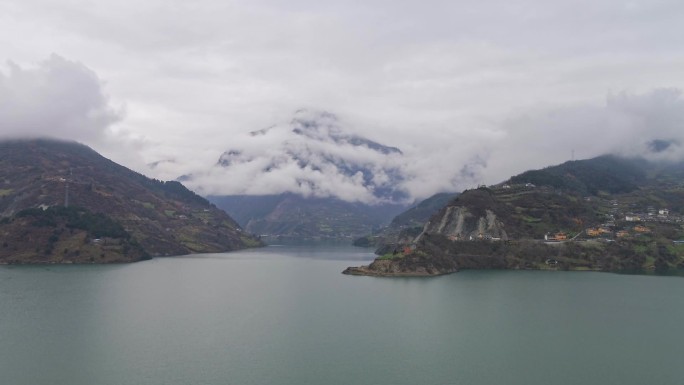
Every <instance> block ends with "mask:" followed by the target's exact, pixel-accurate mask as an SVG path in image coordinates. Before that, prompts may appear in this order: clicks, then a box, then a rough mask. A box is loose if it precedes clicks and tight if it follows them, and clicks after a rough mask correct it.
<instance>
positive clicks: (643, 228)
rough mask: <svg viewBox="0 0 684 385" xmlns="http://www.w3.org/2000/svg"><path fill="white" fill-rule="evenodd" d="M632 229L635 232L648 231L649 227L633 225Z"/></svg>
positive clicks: (649, 230)
mask: <svg viewBox="0 0 684 385" xmlns="http://www.w3.org/2000/svg"><path fill="white" fill-rule="evenodd" d="M634 231H636V232H637V233H650V232H651V229H649V228H648V227H646V226H634Z"/></svg>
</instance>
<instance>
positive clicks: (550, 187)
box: [345, 156, 684, 275]
mask: <svg viewBox="0 0 684 385" xmlns="http://www.w3.org/2000/svg"><path fill="white" fill-rule="evenodd" d="M683 169H684V164H667V163H653V162H648V161H645V160H643V159H626V158H619V157H615V156H602V157H597V158H594V159H589V160H582V161H572V162H566V163H564V164H561V165H558V166H553V167H547V168H545V169H542V170H531V171H527V172H525V173H522V174H520V175H516V176H514V177H512V178H510V180H508V181H506V182H504V183H501V184H498V185H496V186H491V187H482V188H478V189H474V190H466V191H464V192H463V193H461V194H460V195H459V196H458V197H457V198H455V199H453V200H452V201H450V202H449V203H448V204H447V205H445V206H444V207H443V208H442V209H441V210H440V211H439V212H438V213H437V214H435V215H434V216H433V217H431V218H430V220H429V221H428V222H427V223H426V224H425V226H424V227H423V229H422V231H420V232H419V233H418V234H417V235H415V234H414V235H415V237H413V238H412V239H411V238H409V239H406V238H404V239H399V241H398V242H396V243H393V244H392V243H388V244H385V245H383V247H380V248H379V249H378V253H379V254H380V255H381V256H380V257H379V258H378V259H376V261H374V262H373V263H371V264H370V265H369V266H362V267H360V268H349V269H347V270H346V271H345V272H346V273H347V274H361V275H437V274H445V273H452V272H455V271H458V270H460V269H469V268H509V269H567V270H599V271H629V272H651V271H655V272H658V273H666V272H672V271H677V270H679V269H684V247H683V246H681V245H680V244H679V243H677V242H676V241H678V240H682V239H684V231H683V228H682V224H683V223H684V178H683V176H684V175H683V173H682V170H683Z"/></svg>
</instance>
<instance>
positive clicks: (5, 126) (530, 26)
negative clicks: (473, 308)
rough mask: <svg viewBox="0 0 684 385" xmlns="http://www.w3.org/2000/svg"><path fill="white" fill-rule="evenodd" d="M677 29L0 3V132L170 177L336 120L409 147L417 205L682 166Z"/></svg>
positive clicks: (646, 6)
mask: <svg viewBox="0 0 684 385" xmlns="http://www.w3.org/2000/svg"><path fill="white" fill-rule="evenodd" d="M683 20H684V2H681V1H658V0H648V1H608V0H591V1H583V0H575V1H549V0H527V1H525V0H523V1H514V2H512V1H503V0H502V1H489V0H472V1H470V0H465V1H452V0H449V1H447V0H444V1H442V0H421V1H413V0H394V1H389V0H377V1H372V0H365V1H354V0H349V1H335V2H332V1H323V0H316V1H314V0H289V1H275V0H249V1H247V0H244V1H243V0H237V1H230V0H201V1H169V0H164V1H162V0H159V1H131V0H118V1H106V2H104V1H102V2H93V1H80V0H62V1H58V2H55V1H51V0H3V1H1V2H0V55H1V56H0V58H2V59H4V61H5V64H4V65H3V66H0V134H2V135H4V136H17V135H27V136H40V135H50V136H56V137H62V138H67V139H75V140H78V141H82V142H84V143H86V144H89V145H91V146H92V147H94V148H95V149H96V150H98V151H100V152H102V153H103V154H105V155H106V156H108V157H110V158H112V159H113V160H115V161H117V162H119V163H122V164H124V165H126V166H129V167H131V168H134V169H136V170H137V171H140V172H143V173H145V174H147V175H149V176H152V177H158V178H163V179H173V178H176V177H178V176H179V175H182V174H187V173H190V172H196V171H198V170H207V169H208V168H210V167H212V166H213V165H214V164H215V163H216V162H217V160H218V158H219V156H220V155H221V153H222V152H224V151H226V150H228V149H230V148H232V147H233V146H232V142H233V141H234V140H237V139H236V138H240V137H244V135H245V134H246V133H247V132H250V131H254V130H259V129H263V128H267V127H270V126H272V125H278V124H283V123H287V122H289V121H290V120H291V119H292V116H293V114H294V112H295V111H296V110H298V109H300V108H309V109H317V110H325V111H330V112H332V113H334V114H336V115H337V116H338V117H339V119H340V121H341V122H342V125H343V126H344V128H345V129H346V130H349V131H350V132H351V133H352V134H358V135H363V136H365V137H367V138H369V139H371V140H374V141H376V142H379V143H382V144H384V145H387V146H394V147H398V148H400V149H401V150H402V151H403V153H404V155H405V156H406V159H407V161H405V162H404V163H405V168H406V172H407V174H409V175H412V176H414V177H415V176H417V175H421V178H419V179H416V178H414V179H413V182H412V183H413V185H412V187H411V185H407V187H406V188H407V189H408V191H409V192H410V193H411V194H413V195H415V196H417V197H418V196H424V195H427V194H429V193H430V192H437V191H438V190H444V189H453V190H460V189H462V188H466V187H472V184H474V183H495V182H499V181H501V180H503V179H505V178H507V177H508V176H510V175H511V174H514V173H518V172H521V171H524V170H526V169H529V168H539V167H543V166H546V165H550V164H555V163H560V162H563V161H565V160H569V159H570V158H571V156H572V153H573V150H574V153H575V157H576V158H587V157H591V156H596V155H599V154H602V153H606V152H619V153H627V154H634V153H642V152H643V151H645V149H647V148H648V142H649V141H651V140H654V139H663V140H673V141H674V142H675V145H673V146H671V148H669V149H668V150H667V151H666V152H665V153H663V154H660V155H658V156H660V157H667V158H678V157H681V155H682V144H684V127H683V124H684V98H683V97H682V95H681V93H680V91H679V90H680V89H684V46H683V45H682V36H684V23H683V22H682V21H683ZM159 161H163V162H162V163H158V164H157V165H158V167H155V168H149V167H148V166H146V165H147V164H150V163H153V162H159ZM464 167H465V168H464ZM464 170H465V174H467V177H464ZM248 182H249V181H247V180H246V181H240V182H239V183H248ZM235 183H236V182H235V181H226V183H225V188H224V190H223V191H224V192H226V193H230V192H232V191H237V190H236V189H233V188H232V187H231V184H235ZM417 184H420V186H416V185H417ZM194 187H195V188H200V187H201V186H194ZM243 190H244V189H243ZM274 192H275V191H274Z"/></svg>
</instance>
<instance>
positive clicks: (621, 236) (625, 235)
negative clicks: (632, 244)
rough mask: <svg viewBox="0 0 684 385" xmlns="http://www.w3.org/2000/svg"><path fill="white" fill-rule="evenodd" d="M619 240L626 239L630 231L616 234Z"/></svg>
mask: <svg viewBox="0 0 684 385" xmlns="http://www.w3.org/2000/svg"><path fill="white" fill-rule="evenodd" d="M615 235H616V236H617V237H618V238H625V237H628V236H629V231H627V230H620V231H618V232H617V234H615Z"/></svg>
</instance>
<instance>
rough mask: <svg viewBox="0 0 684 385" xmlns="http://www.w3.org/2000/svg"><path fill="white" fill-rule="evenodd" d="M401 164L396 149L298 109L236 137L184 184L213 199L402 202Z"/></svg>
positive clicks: (327, 117) (328, 116) (327, 116)
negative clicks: (279, 197) (276, 122)
mask: <svg viewBox="0 0 684 385" xmlns="http://www.w3.org/2000/svg"><path fill="white" fill-rule="evenodd" d="M405 161H406V160H405V159H404V156H403V154H402V152H401V151H400V150H399V149H398V148H395V147H390V146H386V145H383V144H380V143H377V142H375V141H372V140H369V139H366V138H364V137H362V136H359V135H355V134H352V133H350V130H349V129H348V128H347V127H345V125H344V123H343V122H341V121H340V120H339V119H338V118H337V117H336V116H335V115H333V114H331V113H329V112H324V111H310V110H299V111H297V112H296V113H295V116H294V118H293V119H292V120H291V121H290V122H289V123H285V124H279V125H275V126H272V127H269V128H266V129H263V130H258V131H252V132H250V133H248V134H246V135H242V136H240V137H237V138H235V140H234V141H233V142H232V143H231V144H230V147H229V148H228V149H227V150H226V151H225V152H224V153H223V154H222V155H221V156H220V158H219V159H218V162H217V163H216V165H215V166H214V167H213V168H212V169H210V170H209V171H208V172H200V173H194V174H192V176H190V177H189V178H187V179H185V181H186V182H187V183H189V184H191V185H194V186H196V187H197V188H198V189H199V190H201V191H203V192H205V193H211V194H224V195H234V194H252V195H265V194H279V193H284V192H291V193H296V194H300V195H303V196H315V197H336V198H340V199H343V200H346V201H360V202H365V203H379V202H389V201H392V202H394V201H404V200H406V199H408V198H409V196H410V194H409V193H408V192H407V191H406V189H405V188H404V187H403V182H404V180H405V179H406V175H405V174H406V170H405V169H404V164H405Z"/></svg>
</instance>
